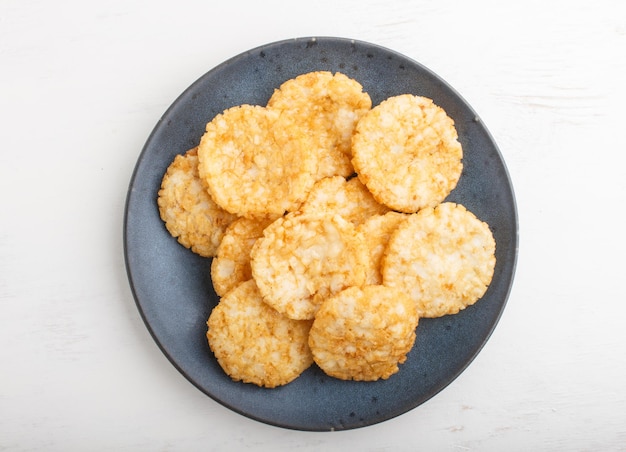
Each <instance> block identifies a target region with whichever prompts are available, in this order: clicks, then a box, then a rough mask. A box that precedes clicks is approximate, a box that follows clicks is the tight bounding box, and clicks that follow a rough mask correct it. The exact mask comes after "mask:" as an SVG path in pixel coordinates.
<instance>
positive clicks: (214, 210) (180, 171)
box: [157, 148, 236, 257]
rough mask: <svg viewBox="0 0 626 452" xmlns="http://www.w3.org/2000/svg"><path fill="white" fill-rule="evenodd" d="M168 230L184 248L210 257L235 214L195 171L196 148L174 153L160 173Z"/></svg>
mask: <svg viewBox="0 0 626 452" xmlns="http://www.w3.org/2000/svg"><path fill="white" fill-rule="evenodd" d="M157 205H158V207H159V215H160V216H161V219H162V220H163V222H164V223H165V227H166V229H167V230H168V232H169V233H170V234H171V235H172V236H173V237H175V238H177V239H178V242H179V243H180V244H181V245H183V246H184V247H186V248H190V249H191V251H193V252H194V253H196V254H199V255H200V256H203V257H212V256H214V255H215V252H216V251H217V247H218V245H219V244H220V242H221V240H222V236H223V235H224V232H225V230H226V228H227V227H228V226H229V225H230V223H232V222H233V221H234V220H235V218H236V216H235V215H233V214H231V213H229V212H227V211H225V210H224V209H222V208H221V207H219V206H218V205H217V204H216V203H215V201H213V199H212V198H211V196H210V195H209V192H208V191H207V186H206V184H205V183H204V181H203V180H202V179H201V178H200V176H199V174H198V154H197V148H193V149H190V150H188V151H187V152H186V153H185V154H184V155H177V156H176V157H175V158H174V160H173V161H172V163H170V165H169V167H168V168H167V171H166V172H165V174H164V175H163V179H162V181H161V188H160V190H159V192H158V195H157Z"/></svg>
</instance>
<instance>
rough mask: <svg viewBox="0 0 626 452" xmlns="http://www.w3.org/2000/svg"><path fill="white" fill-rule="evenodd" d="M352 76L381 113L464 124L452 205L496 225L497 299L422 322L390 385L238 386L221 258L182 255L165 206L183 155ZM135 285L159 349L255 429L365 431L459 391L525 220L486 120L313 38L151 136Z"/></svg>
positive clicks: (227, 73) (128, 252) (404, 71)
mask: <svg viewBox="0 0 626 452" xmlns="http://www.w3.org/2000/svg"><path fill="white" fill-rule="evenodd" d="M319 70H326V71H333V72H343V73H344V74H346V75H348V76H349V77H352V78H354V79H356V80H357V81H358V82H360V83H361V84H362V85H363V88H364V90H365V91H366V92H367V93H369V95H370V96H371V98H372V103H373V105H377V104H378V103H380V102H381V101H383V100H384V99H386V98H388V97H390V96H394V95H398V94H404V93H413V94H417V95H421V96H426V97H430V98H432V99H433V100H434V101H435V103H436V104H438V105H439V106H441V107H443V108H444V109H445V110H446V112H447V113H448V115H450V116H451V117H452V118H453V119H454V121H455V124H456V127H457V130H458V134H459V140H460V142H461V144H462V145H463V150H464V158H463V163H464V170H463V174H462V176H461V179H460V181H459V183H458V185H457V187H456V189H455V190H454V191H453V192H452V193H451V194H450V196H449V197H448V200H449V201H454V202H459V203H462V204H463V205H465V206H466V207H467V208H468V209H469V210H471V211H472V212H474V214H476V215H477V216H478V217H479V218H480V219H482V220H483V221H486V222H487V223H488V224H489V225H490V226H491V229H492V231H493V233H494V236H495V240H496V245H497V248H496V259H497V263H496V268H495V274H494V277H493V281H492V283H491V286H490V287H489V289H488V291H487V293H486V294H485V296H484V297H483V299H482V300H480V301H479V302H478V303H476V304H475V305H474V306H471V307H469V308H467V309H466V310H464V311H462V312H461V313H460V314H457V315H454V316H447V317H443V318H439V319H422V320H421V321H420V325H419V326H418V328H417V339H416V342H415V346H414V348H413V349H412V351H411V352H410V354H409V355H408V359H407V361H406V363H405V364H404V365H402V366H401V368H400V371H399V372H398V373H397V374H395V375H393V376H392V377H391V378H389V379H388V380H385V381H378V382H351V381H341V380H337V379H333V378H330V377H328V376H326V375H325V374H324V373H323V372H322V371H321V370H320V369H319V368H317V367H316V366H315V365H314V366H312V367H311V368H309V369H308V370H306V371H305V372H304V373H303V374H302V375H301V376H300V377H299V378H297V379H296V380H295V381H293V382H292V383H290V384H288V385H285V386H283V387H280V388H276V389H263V388H259V387H257V386H254V385H251V384H243V383H237V382H233V381H231V379H230V378H229V377H228V376H227V375H226V374H224V372H223V371H222V369H221V368H220V367H219V365H218V364H217V361H216V360H215V358H214V357H213V355H212V353H211V351H210V349H209V347H208V345H207V342H206V338H205V333H206V321H207V318H208V316H209V314H210V312H211V309H212V308H213V307H214V306H215V305H216V303H217V302H218V297H217V296H216V294H215V292H214V291H213V287H212V285H211V278H210V265H211V260H210V259H204V258H201V257H199V256H197V255H195V254H193V253H192V252H190V251H189V250H187V249H185V248H184V247H182V246H181V245H179V244H178V243H177V242H176V240H175V239H173V238H172V237H171V236H170V235H169V234H168V232H167V231H166V229H165V227H164V225H163V222H162V221H161V219H160V218H159V213H158V208H157V203H156V196H157V191H158V189H159V186H160V183H161V178H162V177H163V174H164V172H165V170H166V169H167V167H168V165H169V164H170V163H171V161H172V160H173V159H174V156H175V155H176V154H181V153H184V152H185V151H186V150H187V149H189V148H191V147H193V146H195V145H197V144H198V142H199V140H200V137H201V135H202V133H203V131H204V126H205V124H206V123H207V122H208V121H210V120H211V119H212V118H213V117H214V116H215V115H217V114H218V113H221V112H222V111H223V110H225V109H227V108H229V107H232V106H235V105H240V104H244V103H247V104H257V105H265V104H266V102H267V100H268V99H269V97H270V96H271V94H272V92H273V90H274V89H275V88H277V87H278V86H279V85H280V84H281V83H283V82H284V81H285V80H288V79H290V78H293V77H295V76H297V75H299V74H302V73H305V72H311V71H319ZM124 251H125V258H126V268H127V272H128V277H129V281H130V285H131V288H132V291H133V294H134V297H135V299H136V302H137V306H138V308H139V311H140V312H141V315H142V317H143V319H144V321H145V323H146V325H147V327H148V329H149V330H150V333H151V334H152V336H153V337H154V340H155V341H156V343H157V344H158V346H159V347H160V348H161V350H162V351H163V353H164V354H165V355H166V356H167V357H168V358H169V360H170V361H171V362H172V364H173V365H174V366H175V367H176V368H177V369H178V370H179V371H180V372H181V373H182V374H183V375H184V376H185V377H186V378H187V379H188V380H189V381H190V382H191V383H193V384H194V385H195V386H196V387H198V388H199V389H200V390H201V391H202V392H204V393H205V394H207V395H208V396H210V397H211V398H213V399H214V400H216V401H217V402H219V403H221V404H223V405H225V406H227V407H229V408H230V409H232V410H234V411H236V412H238V413H241V414H242V415H245V416H247V417H250V418H252V419H256V420H258V421H261V422H265V423H267V424H271V425H275V426H281V427H285V428H290V429H299V430H312V431H324V430H343V429H352V428H357V427H364V426H367V425H371V424H375V423H378V422H382V421H385V420H387V419H391V418H393V417H395V416H398V415H401V414H403V413H405V412H407V411H409V410H411V409H413V408H415V407H417V406H418V405H420V404H422V403H423V402H424V401H426V400H428V399H429V398H431V397H433V396H434V395H435V394H437V393H438V392H439V391H441V390H442V389H443V388H445V387H446V386H447V385H448V384H450V382H452V381H453V380H454V379H455V378H456V377H457V376H458V375H459V374H460V373H461V372H462V371H463V370H464V369H465V368H466V367H467V366H468V364H469V363H470V362H471V361H472V360H473V359H474V357H475V356H476V355H477V354H478V353H479V351H480V350H481V348H482V347H483V345H484V344H485V342H486V341H487V340H488V338H489V336H490V335H491V333H492V331H493V329H494V328H495V326H496V323H497V322H498V319H499V318H500V315H501V313H502V310H503V309H504V306H505V303H506V300H507V297H508V294H509V290H510V288H511V284H512V280H513V274H514V270H515V262H516V256H517V213H516V207H515V199H514V194H513V190H512V187H511V182H510V179H509V176H508V173H507V170H506V167H505V164H504V162H503V160H502V156H501V155H500V152H499V150H498V147H497V145H496V144H495V143H494V141H493V139H492V137H491V136H490V134H489V132H488V131H487V129H486V128H485V126H484V125H483V123H482V122H481V120H480V119H479V118H478V116H477V114H476V112H474V110H473V109H472V108H471V107H470V106H469V105H468V104H467V103H466V102H465V101H464V100H463V99H462V98H461V97H460V96H459V94H458V93H457V92H456V91H454V89H452V88H451V87H450V86H449V85H448V84H447V83H446V82H445V81H443V80H442V79H441V78H439V77H438V76H437V75H435V74H434V73H432V72H431V71H430V70H428V69H427V68H425V67H424V66H422V65H420V64H419V63H417V62H415V61H413V60H412V59H409V58H407V57H406V56H403V55H401V54H399V53H397V52H394V51H392V50H389V49H386V48H383V47H380V46H377V45H373V44H370V43H367V42H360V41H354V40H350V39H343V38H326V37H325V38H301V39H291V40H286V41H281V42H275V43H272V44H268V45H264V46H261V47H258V48H255V49H252V50H249V51H247V52H245V53H242V54H241V55H238V56H236V57H234V58H232V59H230V60H228V61H226V62H224V63H222V64H220V65H219V66H217V67H216V68H214V69H212V70H210V71H209V72H208V73H206V74H205V75H203V76H202V77H200V79H198V80H197V81H196V82H195V83H194V84H193V85H191V86H190V87H189V88H188V89H186V90H185V91H184V92H183V93H182V94H181V95H180V97H179V98H178V99H176V100H175V101H174V103H173V104H172V106H171V107H170V108H169V109H168V110H167V111H166V112H165V114H164V115H163V117H162V118H161V119H160V120H159V122H158V123H157V125H156V126H155V128H154V130H153V132H152V134H151V135H150V137H149V138H148V140H147V142H146V144H145V147H144V148H143V150H142V152H141V154H140V156H139V160H138V162H137V165H136V168H135V171H134V174H133V176H132V180H131V182H130V187H129V192H128V198H127V203H126V212H125V219H124Z"/></svg>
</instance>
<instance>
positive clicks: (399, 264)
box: [382, 202, 496, 317]
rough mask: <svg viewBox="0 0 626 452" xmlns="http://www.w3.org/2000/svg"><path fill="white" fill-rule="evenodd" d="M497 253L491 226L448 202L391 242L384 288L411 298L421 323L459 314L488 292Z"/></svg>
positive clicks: (412, 220)
mask: <svg viewBox="0 0 626 452" xmlns="http://www.w3.org/2000/svg"><path fill="white" fill-rule="evenodd" d="M495 247H496V243H495V240H494V238H493V235H492V233H491V230H490V229H489V226H488V225H487V224H486V223H484V222H482V221H480V220H479V219H478V218H476V216H475V215H474V214H473V213H471V212H470V211H468V210H467V209H466V208H465V207H464V206H462V205H460V204H455V203H449V202H447V203H443V204H440V205H438V206H437V207H434V208H432V207H430V208H426V209H423V210H420V211H419V212H417V213H416V214H412V215H410V216H409V218H407V219H406V220H405V221H404V222H402V223H401V224H400V225H399V226H398V228H397V229H396V231H395V232H394V233H393V235H392V236H391V237H390V239H389V243H388V245H387V250H386V252H385V254H384V256H383V261H382V276H383V284H384V285H386V286H389V287H394V288H397V289H400V290H402V291H403V292H406V293H408V294H409V295H410V297H411V299H412V300H413V301H414V302H415V303H416V304H417V308H418V312H419V315H420V317H441V316H444V315H448V314H456V313H458V312H459V311H460V310H462V309H465V308H466V307H467V306H469V305H472V304H474V303H475V302H476V301H478V300H479V299H480V298H481V297H482V296H483V295H484V294H485V292H486V291H487V288H488V286H489V284H490V283H491V279H492V277H493V272H494V268H495V263H496V258H495Z"/></svg>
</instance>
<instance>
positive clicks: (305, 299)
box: [250, 214, 368, 319]
mask: <svg viewBox="0 0 626 452" xmlns="http://www.w3.org/2000/svg"><path fill="white" fill-rule="evenodd" d="M367 259H368V256H367V249H366V248H365V244H364V242H363V239H362V237H361V235H360V234H358V233H356V231H355V227H354V225H353V224H352V223H350V222H349V221H347V220H345V219H343V218H342V217H341V216H339V215H318V214H299V215H298V214H288V215H286V216H285V217H282V218H279V219H278V220H276V221H275V222H273V223H272V224H271V225H269V226H268V227H267V228H265V231H264V232H263V237H261V238H259V239H258V240H257V241H256V243H255V244H254V247H253V248H252V252H251V253H250V263H251V267H252V276H253V278H254V280H255V281H256V283H257V285H258V287H259V290H260V292H261V294H262V295H263V299H264V300H265V301H266V302H267V303H268V304H270V305H271V306H272V307H274V308H275V309H276V310H278V311H279V312H282V313H284V314H285V315H287V316H288V317H291V318H294V319H312V318H313V316H314V315H315V312H316V311H317V309H318V307H319V305H320V304H321V303H322V301H323V300H324V299H325V298H326V297H328V296H330V295H332V294H333V293H336V292H338V291H340V290H343V289H345V288H346V287H349V286H352V285H361V284H363V283H364V282H365V273H366V270H367V264H368V260H367Z"/></svg>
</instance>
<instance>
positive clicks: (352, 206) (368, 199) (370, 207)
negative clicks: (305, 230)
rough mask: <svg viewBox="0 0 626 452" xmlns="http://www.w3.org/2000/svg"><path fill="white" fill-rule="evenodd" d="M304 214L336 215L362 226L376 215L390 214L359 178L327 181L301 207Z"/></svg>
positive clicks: (321, 180)
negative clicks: (329, 213)
mask: <svg viewBox="0 0 626 452" xmlns="http://www.w3.org/2000/svg"><path fill="white" fill-rule="evenodd" d="M300 211H301V212H333V213H338V214H339V215H341V216H342V217H343V218H345V219H346V220H348V221H351V222H352V223H354V224H355V225H359V224H361V223H363V222H364V221H365V220H367V219H368V218H369V217H371V216H372V215H377V214H382V213H386V212H388V211H389V208H388V207H387V206H384V205H382V204H380V203H379V202H378V201H376V200H375V199H374V197H373V196H372V194H371V193H370V192H369V190H368V189H367V187H366V186H365V185H363V183H362V182H361V181H360V180H359V179H358V178H356V177H353V178H352V179H350V180H346V179H345V178H344V177H342V176H333V177H325V178H323V179H320V180H319V181H317V182H316V183H315V184H314V185H313V188H311V191H310V192H309V194H308V196H307V198H306V201H305V202H304V203H303V204H302V206H301V207H300Z"/></svg>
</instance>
